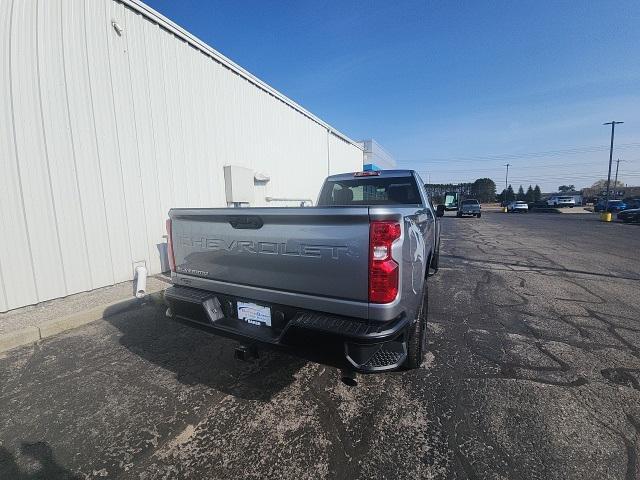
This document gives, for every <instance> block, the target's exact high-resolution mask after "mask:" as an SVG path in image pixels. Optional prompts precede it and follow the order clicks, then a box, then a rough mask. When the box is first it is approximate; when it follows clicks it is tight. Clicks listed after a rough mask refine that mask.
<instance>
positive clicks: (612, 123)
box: [602, 120, 624, 212]
mask: <svg viewBox="0 0 640 480" xmlns="http://www.w3.org/2000/svg"><path fill="white" fill-rule="evenodd" d="M621 123H624V122H616V121H615V120H613V121H611V122H607V123H603V124H602V125H611V147H610V148H609V174H608V175H607V195H606V200H605V203H604V211H605V212H608V211H609V191H610V189H611V163H612V162H613V137H614V135H615V131H616V125H619V124H621Z"/></svg>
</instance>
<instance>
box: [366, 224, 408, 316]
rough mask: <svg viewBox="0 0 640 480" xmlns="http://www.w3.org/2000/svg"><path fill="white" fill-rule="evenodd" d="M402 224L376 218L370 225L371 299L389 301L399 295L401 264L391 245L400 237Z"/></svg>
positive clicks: (373, 301)
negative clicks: (399, 264)
mask: <svg viewBox="0 0 640 480" xmlns="http://www.w3.org/2000/svg"><path fill="white" fill-rule="evenodd" d="M400 234H401V229H400V224H399V223H397V222H394V221H387V220H385V221H377V220H374V221H373V222H371V224H370V226H369V301H370V302H371V303H389V302H392V301H394V300H395V298H396V297H397V296H398V280H399V278H398V272H399V266H398V264H397V263H396V262H395V260H393V256H392V252H391V247H392V245H393V242H395V241H396V240H397V239H398V238H400Z"/></svg>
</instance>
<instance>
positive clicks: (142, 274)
mask: <svg viewBox="0 0 640 480" xmlns="http://www.w3.org/2000/svg"><path fill="white" fill-rule="evenodd" d="M135 282H136V298H144V296H145V295H146V294H147V267H144V266H142V265H140V266H138V267H136V280H135Z"/></svg>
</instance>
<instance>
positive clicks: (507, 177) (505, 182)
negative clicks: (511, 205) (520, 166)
mask: <svg viewBox="0 0 640 480" xmlns="http://www.w3.org/2000/svg"><path fill="white" fill-rule="evenodd" d="M510 165H511V164H510V163H507V164H506V165H505V167H507V174H506V175H505V177H504V201H505V202H507V201H508V200H507V185H508V184H509V166H510Z"/></svg>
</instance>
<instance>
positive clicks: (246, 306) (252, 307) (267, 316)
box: [238, 302, 271, 327]
mask: <svg viewBox="0 0 640 480" xmlns="http://www.w3.org/2000/svg"><path fill="white" fill-rule="evenodd" d="M238 318H239V319H240V320H244V321H245V322H247V323H250V324H252V325H266V326H268V327H270V326H271V309H270V308H269V307H264V306H262V305H256V304H255V303H249V302H238Z"/></svg>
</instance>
